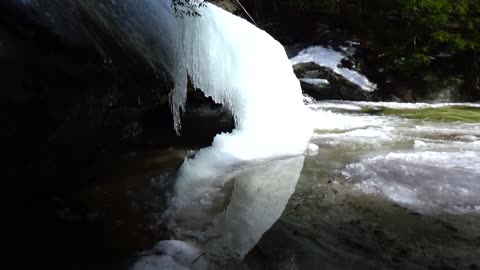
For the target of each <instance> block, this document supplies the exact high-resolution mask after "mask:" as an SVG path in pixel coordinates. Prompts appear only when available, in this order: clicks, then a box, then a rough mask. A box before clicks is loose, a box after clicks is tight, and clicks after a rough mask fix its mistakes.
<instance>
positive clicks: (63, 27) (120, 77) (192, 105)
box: [0, 0, 233, 193]
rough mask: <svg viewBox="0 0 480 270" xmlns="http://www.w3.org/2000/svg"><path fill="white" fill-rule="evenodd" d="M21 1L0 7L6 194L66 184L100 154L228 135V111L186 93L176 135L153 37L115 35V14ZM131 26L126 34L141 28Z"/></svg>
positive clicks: (74, 4) (86, 3)
mask: <svg viewBox="0 0 480 270" xmlns="http://www.w3.org/2000/svg"><path fill="white" fill-rule="evenodd" d="M25 3H28V5H27V4H24V2H22V1H13V0H12V1H2V2H1V3H0V72H1V76H0V110H1V112H0V115H1V116H0V117H1V119H2V124H3V128H2V133H1V136H2V143H1V144H2V149H4V154H5V155H6V156H8V158H7V159H6V160H7V161H6V162H5V163H3V164H2V168H1V169H2V170H3V171H4V172H5V173H6V176H7V177H5V178H4V179H6V180H4V181H3V182H4V183H3V184H6V185H7V187H10V188H11V189H17V188H18V189H21V190H24V191H25V192H27V193H29V192H31V191H33V190H36V189H39V188H45V189H48V188H49V186H50V185H49V184H48V183H51V184H54V185H58V184H61V185H67V186H68V185H71V184H72V183H73V182H75V179H74V178H75V176H73V177H72V176H71V172H72V171H79V170H80V171H81V170H84V169H88V168H89V167H90V166H91V165H92V164H94V163H95V162H96V160H97V159H98V158H99V157H100V156H101V155H104V154H111V153H113V152H122V151H130V150H129V149H132V148H138V147H144V146H149V147H167V146H170V145H173V144H182V145H194V146H203V145H208V144H209V143H210V140H211V139H212V138H213V136H214V135H215V134H216V133H218V132H220V131H228V130H231V129H232V128H233V122H232V119H231V115H230V114H229V112H227V111H224V110H222V108H221V107H220V106H218V105H215V104H214V103H213V102H212V101H211V100H208V99H206V98H205V97H204V96H203V95H199V94H198V93H197V92H196V91H193V89H192V91H190V93H189V97H190V100H189V101H188V104H187V106H188V109H189V112H187V113H186V114H185V115H184V116H183V118H184V130H183V132H182V136H180V137H177V136H176V135H175V133H174V131H173V122H172V117H171V113H170V106H169V104H168V99H169V97H168V94H169V93H170V90H171V88H172V83H171V80H170V78H169V77H168V76H167V75H166V73H165V72H164V71H163V69H162V66H161V64H159V63H158V62H155V61H154V60H152V59H155V58H154V57H153V56H152V55H153V54H154V50H153V49H152V48H150V47H149V46H154V44H151V42H153V40H150V41H149V38H148V36H146V35H142V36H140V37H136V36H135V35H134V34H132V36H133V37H131V38H130V37H129V38H123V37H122V35H121V32H120V30H118V29H117V30H116V28H115V27H114V26H115V20H117V19H118V18H117V16H119V14H120V13H119V12H120V11H119V10H118V9H117V8H118V7H113V6H109V5H100V4H99V3H100V2H97V1H90V0H78V1H62V0H55V1H48V2H46V1H35V0H32V1H26V2H25ZM109 3H110V2H109ZM128 22H129V21H128V20H126V23H128ZM130 26H131V27H134V28H133V29H131V31H132V33H137V31H136V30H135V29H136V28H135V27H140V26H139V25H136V26H132V25H130ZM130 26H129V27H130ZM115 31H117V32H115ZM138 31H140V30H138ZM143 31H145V32H148V31H147V30H143ZM137 38H138V39H137ZM137 45H138V46H137ZM157 59H158V57H157ZM212 122H213V123H216V124H215V125H212V124H209V125H205V123H212ZM202 127H203V128H202ZM79 178H80V177H79ZM67 179H68V180H67ZM7 187H6V188H5V189H4V190H8V188H7Z"/></svg>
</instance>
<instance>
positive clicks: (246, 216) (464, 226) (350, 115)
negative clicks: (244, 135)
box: [126, 99, 480, 269]
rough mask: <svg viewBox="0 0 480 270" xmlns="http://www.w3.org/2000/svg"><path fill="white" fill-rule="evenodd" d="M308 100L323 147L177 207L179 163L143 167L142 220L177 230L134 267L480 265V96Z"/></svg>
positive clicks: (245, 172) (245, 169)
mask: <svg viewBox="0 0 480 270" xmlns="http://www.w3.org/2000/svg"><path fill="white" fill-rule="evenodd" d="M306 102H307V103H308V107H309V108H310V110H311V115H310V116H311V118H310V119H309V120H308V121H312V122H313V123H314V124H315V125H316V126H318V127H319V128H317V129H315V134H314V136H313V138H312V140H311V142H312V143H314V144H316V145H318V146H319V149H318V153H316V152H317V151H313V152H312V153H309V154H308V155H305V156H299V157H292V158H285V159H281V160H276V161H270V162H266V163H261V164H255V165H251V166H241V167H239V168H236V170H235V172H231V173H229V174H228V175H227V176H225V177H226V179H227V180H226V181H225V183H224V184H221V185H217V186H216V188H213V189H208V190H207V191H205V194H203V197H202V198H199V199H198V201H195V200H193V199H192V201H191V202H190V203H189V204H188V205H185V206H183V207H182V209H180V210H178V209H175V210H174V212H175V214H174V215H173V216H174V217H172V213H171V212H170V213H169V211H172V209H169V206H168V205H169V203H168V200H167V202H165V194H167V198H171V196H172V195H171V194H170V193H169V192H168V186H169V185H170V184H171V183H170V182H169V181H173V179H174V177H172V176H174V175H175V166H178V165H175V166H174V165H170V166H167V167H168V168H165V169H164V172H163V173H160V174H159V173H157V175H155V176H153V175H151V176H149V177H143V179H144V180H140V181H139V179H138V177H137V178H135V179H136V180H135V184H134V185H135V186H136V187H137V189H136V190H128V191H126V192H128V193H129V194H130V195H129V196H130V197H129V200H130V202H131V207H134V208H136V210H135V211H144V212H143V214H144V215H145V216H150V218H148V219H146V220H148V222H147V223H145V224H142V225H141V226H145V227H148V228H149V230H151V231H158V230H160V228H162V229H161V230H162V232H163V238H160V239H155V240H156V241H157V242H158V241H160V240H162V239H170V240H164V241H160V242H159V243H157V244H155V243H153V244H151V246H146V247H144V248H143V250H137V252H138V253H137V255H138V257H137V258H136V259H134V260H133V261H134V262H133V263H132V265H133V266H132V268H131V269H158V267H160V269H163V268H165V267H179V265H180V266H182V267H183V266H185V265H187V267H191V268H192V269H205V268H213V269H215V268H216V269H232V268H233V269H351V268H355V269H372V268H378V269H406V268H408V269H425V268H429V269H478V267H479V265H480V217H479V212H480V197H478V194H479V193H480V181H479V179H480V166H479V165H478V164H479V163H480V126H479V125H478V120H479V119H480V117H479V116H480V110H479V109H480V106H479V105H478V104H435V105H430V104H420V103H418V104H406V103H404V104H401V103H367V102H343V101H325V102H310V103H309V102H308V99H307V100H306ZM320 127H321V128H320ZM182 151H184V150H174V149H170V150H169V151H167V152H168V153H171V154H168V153H163V155H165V154H167V156H166V157H165V156H164V158H165V159H166V160H168V159H169V157H168V155H170V159H171V160H175V159H177V160H178V159H179V157H181V155H182V153H185V152H182ZM193 153H194V152H191V153H190V155H192V154H193ZM151 158H153V156H152V157H151ZM156 158H157V159H158V157H156ZM169 162H170V161H169ZM165 164H178V163H175V162H170V163H168V162H167V163H165ZM156 170H158V167H157V168H156ZM142 173H145V171H144V172H142ZM128 178H129V179H133V178H131V176H128ZM140 183H143V184H140ZM127 186H128V185H127ZM145 194H148V196H145ZM162 194H163V195H162ZM168 194H170V195H168ZM139 205H144V206H145V205H147V206H148V207H143V208H141V207H139ZM127 208H129V207H127ZM141 209H143V210H141ZM165 209H167V211H166V210H165ZM130 222H133V221H130ZM127 223H128V221H127ZM137 225H138V226H140V224H137ZM151 241H153V239H151ZM153 246H154V247H153ZM152 247H153V248H152ZM152 254H153V255H152ZM189 264H191V265H189Z"/></svg>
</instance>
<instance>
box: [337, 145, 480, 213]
mask: <svg viewBox="0 0 480 270" xmlns="http://www.w3.org/2000/svg"><path fill="white" fill-rule="evenodd" d="M478 164H480V152H474V151H457V152H436V151H422V152H414V153H408V152H407V153H389V154H386V155H379V156H375V157H371V158H366V159H364V160H362V161H360V162H358V163H354V164H350V165H348V166H347V167H346V169H345V170H344V171H343V173H344V174H345V175H346V176H347V177H348V178H349V179H352V181H354V182H355V183H356V186H357V187H358V188H359V189H361V190H362V191H364V192H367V193H374V194H380V195H381V196H385V197H386V198H388V199H389V200H392V201H394V202H395V203H398V204H400V205H403V206H406V207H409V208H413V209H415V210H417V211H420V212H423V213H440V212H452V213H458V212H460V213H462V212H472V211H479V210H480V197H479V196H478V194H480V166H479V165H478Z"/></svg>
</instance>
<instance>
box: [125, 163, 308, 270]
mask: <svg viewBox="0 0 480 270" xmlns="http://www.w3.org/2000/svg"><path fill="white" fill-rule="evenodd" d="M303 163H304V157H303V156H298V157H294V158H289V159H284V160H277V161H272V162H269V163H266V164H263V165H258V166H254V167H250V168H248V169H242V170H241V171H239V172H238V173H236V176H234V177H230V178H224V181H223V182H224V183H223V184H224V185H223V187H222V188H219V189H217V192H216V194H209V197H210V198H213V199H211V200H210V201H209V202H208V203H205V202H202V200H201V199H200V200H199V201H192V200H190V201H189V203H188V204H183V207H182V209H176V212H175V214H172V212H170V213H169V211H172V209H169V210H167V216H169V218H170V220H169V222H170V223H171V225H172V229H174V235H175V238H177V239H179V240H180V241H179V240H171V241H162V242H160V243H159V244H158V245H157V246H156V247H155V248H154V249H153V251H151V252H146V254H147V255H146V256H143V257H141V258H140V259H139V260H138V261H137V262H136V263H135V264H134V266H133V267H132V269H133V270H144V269H171V268H173V269H177V268H180V269H181V268H183V267H186V268H187V269H188V268H192V269H206V268H209V269H211V268H212V267H214V268H215V266H217V267H218V268H222V267H224V266H225V265H226V264H227V263H229V261H235V260H237V259H241V258H242V257H243V256H245V255H246V254H247V253H248V252H249V251H250V250H251V249H252V248H253V247H254V246H255V244H256V243H257V242H258V241H259V240H260V238H261V237H262V235H263V234H264V233H265V232H266V231H267V230H268V229H269V228H270V227H271V226H272V225H273V224H274V223H275V221H277V219H278V218H279V217H280V216H281V214H282V212H283V210H284V209H285V207H286V205H287V203H288V200H289V198H290V196H291V195H292V194H293V192H294V191H295V186H296V185H297V181H298V179H299V177H300V172H301V171H302V168H303ZM184 195H185V194H182V197H183V196H184ZM197 199H198V198H197ZM190 214H191V216H189V215H190Z"/></svg>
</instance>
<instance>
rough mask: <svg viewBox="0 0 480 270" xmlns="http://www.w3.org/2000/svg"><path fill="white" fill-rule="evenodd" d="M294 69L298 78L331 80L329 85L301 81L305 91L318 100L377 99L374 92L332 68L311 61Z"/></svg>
mask: <svg viewBox="0 0 480 270" xmlns="http://www.w3.org/2000/svg"><path fill="white" fill-rule="evenodd" d="M293 70H294V72H295V75H296V76H297V77H298V78H309V79H326V80H327V81H328V82H329V84H328V85H325V84H324V85H315V84H311V83H305V82H301V86H302V90H303V92H304V93H305V94H307V95H309V96H311V97H313V98H315V99H317V100H330V99H339V100H354V101H372V100H375V99H376V97H375V96H374V94H372V93H369V92H366V91H363V90H362V89H361V88H360V87H359V86H358V85H356V84H353V83H352V82H350V81H348V80H347V79H345V78H344V77H342V76H340V75H338V74H336V73H335V72H334V71H333V70H332V69H331V68H328V67H322V66H319V65H317V64H315V63H313V62H309V63H301V64H297V65H294V66H293Z"/></svg>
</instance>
